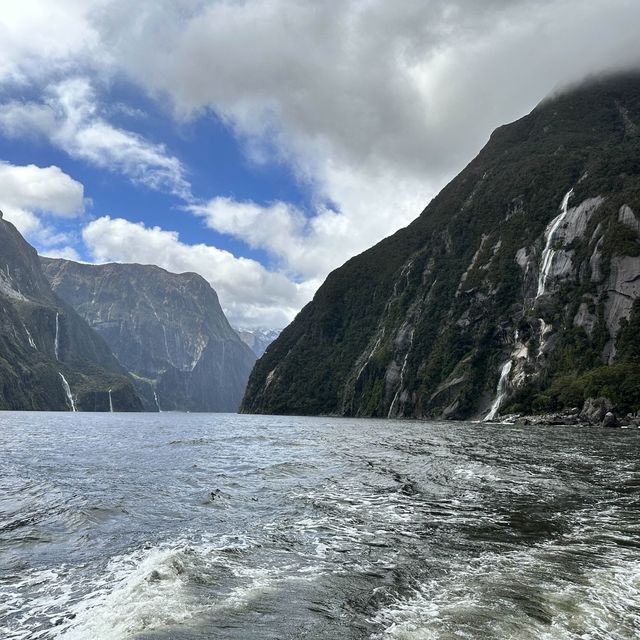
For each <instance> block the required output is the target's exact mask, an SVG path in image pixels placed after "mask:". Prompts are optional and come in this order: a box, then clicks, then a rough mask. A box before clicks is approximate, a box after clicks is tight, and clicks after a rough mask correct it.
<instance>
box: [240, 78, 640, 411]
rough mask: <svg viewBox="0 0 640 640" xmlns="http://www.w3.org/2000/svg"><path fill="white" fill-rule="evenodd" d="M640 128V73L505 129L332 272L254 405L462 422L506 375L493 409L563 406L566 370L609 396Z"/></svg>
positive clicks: (634, 268)
mask: <svg viewBox="0 0 640 640" xmlns="http://www.w3.org/2000/svg"><path fill="white" fill-rule="evenodd" d="M639 123H640V74H638V73H635V72H634V73H627V74H619V75H616V76H614V77H608V78H605V79H600V80H597V81H591V82H590V83H587V84H583V85H581V86H579V87H577V88H574V89H573V90H571V91H568V92H565V93H563V94H561V95H557V96H554V97H551V98H548V99H545V100H544V101H543V102H542V103H541V104H540V105H538V107H536V108H535V109H534V110H533V111H532V112H531V113H530V114H528V115H527V116H524V117H523V118H520V119H519V120H516V121H515V122H513V123H511V124H508V125H503V126H501V127H499V128H498V129H496V130H495V131H494V132H493V133H492V135H491V137H490V139H489V141H488V143H487V145H485V147H484V148H483V149H482V150H481V151H480V153H479V154H478V156H476V158H474V159H473V160H472V161H471V162H470V163H469V164H468V165H467V167H465V169H464V170H463V171H462V172H461V173H460V174H459V175H458V176H456V177H455V178H454V179H453V180H452V181H451V182H450V183H449V184H448V185H447V186H446V187H445V188H444V189H443V190H442V191H441V192H440V193H439V194H438V195H437V196H436V198H434V200H433V201H431V203H429V205H427V207H426V208H425V209H424V210H423V212H422V213H421V215H420V216H419V217H418V218H417V219H416V220H414V222H412V223H411V224H410V225H409V226H408V227H406V228H404V229H401V230H400V231H398V232H396V233H395V234H394V235H392V236H390V237H389V238H386V239H384V240H382V241H381V242H379V243H377V244H376V245H375V246H374V247H372V248H371V249H369V250H367V251H365V252H363V253H362V254H360V255H359V256H356V257H354V258H352V259H350V260H349V261H347V262H346V263H345V264H344V265H343V266H342V267H340V268H339V269H337V270H335V271H333V272H332V273H331V274H330V275H329V276H328V277H327V279H326V281H325V283H324V284H323V285H322V287H321V288H320V290H319V291H318V292H317V294H316V296H315V297H314V299H313V301H312V302H311V303H309V304H308V305H307V306H306V307H305V308H304V309H303V310H302V311H301V312H300V314H299V315H298V316H297V318H296V319H295V320H294V322H293V323H292V324H291V325H289V327H287V328H286V329H285V330H284V331H283V332H282V334H281V336H280V337H279V338H278V339H277V340H276V341H275V342H274V343H273V344H272V345H271V346H270V348H269V350H268V351H267V352H266V354H265V355H264V356H263V357H262V358H261V359H260V360H259V361H258V363H257V364H256V367H255V368H254V371H253V373H252V375H251V377H250V380H249V384H248V387H247V392H246V394H245V398H244V400H243V405H242V410H243V411H246V412H257V413H310V414H318V413H322V414H325V413H326V414H337V415H356V416H384V417H403V416H404V417H446V418H465V419H466V418H471V417H474V418H482V417H487V416H488V415H489V414H490V413H491V412H492V411H493V408H494V404H495V401H496V399H497V398H498V397H499V396H500V395H501V392H500V389H499V386H500V381H501V380H502V381H503V382H504V385H503V389H502V391H503V393H502V398H501V400H500V402H499V403H498V404H499V406H498V409H497V411H496V413H495V415H499V413H500V411H502V410H506V409H511V410H518V411H537V410H546V409H551V408H554V407H555V408H559V407H561V406H564V405H566V404H567V402H568V400H569V399H568V398H566V397H563V392H562V388H561V387H562V386H563V385H562V384H561V383H560V382H559V380H560V379H562V378H563V377H564V378H565V383H567V380H566V377H567V376H569V377H571V380H572V382H571V385H567V384H565V385H564V386H565V387H566V386H571V387H574V388H579V389H580V393H582V394H583V395H584V393H587V390H588V392H589V394H591V393H594V392H598V391H607V389H606V388H605V387H606V385H604V384H603V385H601V387H602V388H600V389H598V388H597V387H598V385H594V384H591V386H589V384H587V381H585V380H584V379H583V378H584V376H586V375H587V374H589V375H591V374H590V373H589V372H591V373H592V374H593V372H594V371H596V370H599V369H601V368H602V367H605V369H604V370H603V371H605V372H606V373H607V375H610V374H612V373H615V371H616V366H618V365H620V364H623V363H622V362H619V361H618V360H617V357H616V351H619V346H618V345H617V342H618V340H619V328H620V322H621V321H622V322H623V323H624V322H627V323H631V324H633V323H634V322H635V316H634V314H633V313H632V312H633V301H634V300H635V299H636V297H637V291H636V290H635V288H634V286H635V285H634V286H631V287H630V286H627V285H626V284H625V282H626V281H627V280H631V281H633V282H635V278H636V276H637V275H640V265H639V264H638V256H640V240H639V238H638V231H639V230H640V228H639V227H638V226H637V216H636V213H635V212H638V211H640V175H639V174H640V170H639V168H638V162H637V158H638V157H640V136H639V135H638V131H639V130H640V129H639ZM568 194H571V195H568ZM565 198H566V202H567V206H566V207H563V204H564V202H565ZM565 208H566V211H565ZM562 214H564V218H563V219H562V220H559V221H558V217H559V216H561V215H562ZM554 221H555V222H554ZM554 223H557V228H556V229H555V230H554V229H553V228H552V227H553V224H554ZM549 237H551V240H550V244H549V246H547V244H548V243H547V240H549ZM596 245H597V246H596ZM545 251H546V253H545ZM545 257H546V261H547V266H546V267H545V268H546V269H547V272H546V274H545V275H544V277H543V285H542V291H540V288H541V287H540V282H539V280H540V270H541V269H540V267H541V266H543V265H544V259H545ZM596 263H597V264H596ZM592 264H596V266H597V265H599V266H598V267H597V268H596V266H594V267H593V268H591V266H590V265H592ZM598 269H599V271H598ZM627 284H628V283H627ZM625 287H626V288H625ZM545 288H546V291H545ZM634 357H635V356H634ZM508 362H509V363H511V364H510V365H509V367H508V368H509V371H508V372H507V374H506V376H504V377H503V376H502V375H501V372H503V371H504V370H505V369H506V368H507V363H508ZM574 363H576V364H575V366H574ZM609 365H611V366H609ZM633 366H635V365H633ZM607 367H609V368H608V369H607ZM593 375H595V374H593ZM598 375H604V374H602V372H601V373H600V374H598ZM605 377H606V376H605ZM554 385H555V386H554ZM580 393H578V392H576V393H575V395H574V398H573V399H574V400H577V399H580V400H581V401H582V402H584V401H586V399H587V398H586V397H580V398H578V396H580ZM613 395H615V394H613ZM633 402H635V397H634V399H633ZM622 404H624V402H623V403H622ZM627 404H628V403H627ZM621 408H622V409H624V410H627V409H629V408H630V407H628V406H624V407H621ZM494 417H495V416H494Z"/></svg>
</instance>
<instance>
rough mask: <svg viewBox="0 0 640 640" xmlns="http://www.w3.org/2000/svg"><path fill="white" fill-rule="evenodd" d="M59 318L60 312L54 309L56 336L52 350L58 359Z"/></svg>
mask: <svg viewBox="0 0 640 640" xmlns="http://www.w3.org/2000/svg"><path fill="white" fill-rule="evenodd" d="M59 318H60V314H59V313H58V312H57V311H56V337H55V340H54V342H53V350H54V351H55V354H56V360H58V359H59V358H58V332H59V330H60V322H59ZM60 375H61V376H62V374H60ZM63 379H64V376H63ZM67 386H68V385H67Z"/></svg>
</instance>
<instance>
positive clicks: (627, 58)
mask: <svg viewBox="0 0 640 640" xmlns="http://www.w3.org/2000/svg"><path fill="white" fill-rule="evenodd" d="M143 4H144V7H145V10H144V11H142V12H141V17H140V19H139V20H137V21H136V22H135V25H134V29H135V38H133V37H126V35H125V34H127V33H129V34H131V31H130V30H129V27H128V25H127V19H126V15H125V14H120V16H117V15H115V17H114V19H113V20H112V22H111V23H110V30H109V32H108V33H106V34H104V33H103V36H104V42H106V43H111V42H116V39H114V38H115V37H116V36H114V34H117V42H118V43H119V44H121V45H122V46H121V47H119V48H118V51H117V52H115V53H114V55H115V59H116V60H117V64H119V65H120V66H121V68H122V69H124V70H125V71H126V72H127V73H128V75H129V77H130V78H132V79H133V80H134V81H135V82H137V83H138V84H140V85H142V86H144V87H146V88H147V89H148V90H149V91H150V92H151V93H153V94H155V95H157V96H159V97H161V99H162V100H166V98H167V96H168V97H169V99H170V100H171V101H172V102H173V105H174V108H175V112H176V114H177V116H178V117H179V118H187V119H188V118H190V117H191V118H195V117H198V116H199V115H200V114H202V113H206V111H207V110H212V111H214V112H215V113H216V114H217V115H218V116H219V117H221V118H222V119H223V120H224V121H225V122H226V123H227V124H228V125H229V126H230V127H231V128H232V129H233V130H234V131H235V133H236V134H237V135H238V136H239V137H240V138H241V139H242V140H244V142H245V145H246V149H247V153H248V154H249V155H250V157H251V158H252V159H254V161H256V162H285V163H288V164H289V166H290V167H291V168H292V169H293V171H294V172H295V174H296V175H297V176H298V178H299V179H300V180H301V181H302V182H306V183H307V184H308V185H309V186H310V187H311V190H312V192H313V194H314V197H315V201H316V204H315V206H314V208H313V210H312V211H310V212H309V211H307V212H305V213H304V215H303V214H302V213H301V212H300V211H298V210H297V209H296V208H295V207H292V206H291V205H289V204H287V203H272V204H269V205H267V206H258V205H256V204H254V203H251V202H234V201H231V200H229V199H225V198H214V199H213V200H212V201H210V202H209V203H208V204H206V205H204V206H196V207H193V208H192V210H193V211H195V212H196V213H199V214H200V215H202V216H203V217H204V218H205V220H206V222H207V224H208V225H209V226H210V227H212V228H214V229H216V230H217V231H219V232H222V233H228V234H231V235H233V236H234V237H236V238H240V239H242V240H244V241H245V242H246V243H247V244H249V245H250V246H254V247H261V248H263V249H266V250H267V251H268V252H269V253H270V254H271V255H272V256H275V258H276V259H277V261H278V262H277V263H278V264H279V265H280V266H281V268H283V269H284V270H285V271H287V272H292V273H296V274H300V275H302V276H303V277H314V278H319V277H322V276H324V275H326V273H327V272H328V271H329V270H330V269H331V268H333V267H335V266H338V265H339V264H340V263H342V262H344V260H346V259H347V258H349V257H350V256H352V255H354V254H355V253H358V252H359V251H362V250H364V249H365V248H367V247H368V246H370V245H372V244H374V243H375V242H377V241H379V240H380V239H381V238H383V237H385V236H387V235H389V234H390V233H393V232H394V231H396V230H397V229H398V228H400V227H402V226H404V225H406V224H407V223H408V222H409V221H410V220H412V219H413V218H415V217H416V216H417V215H418V214H419V213H420V211H421V210H422V209H423V207H424V206H425V205H426V204H427V202H428V200H429V199H430V198H431V197H432V196H433V195H434V194H435V193H436V192H437V191H438V190H439V189H440V188H441V187H442V186H443V185H444V183H445V182H446V181H447V180H448V179H450V178H451V177H452V176H453V174H455V173H456V172H457V171H459V170H460V169H461V168H462V167H463V166H464V165H465V164H466V163H467V162H468V161H469V160H470V159H471V157H472V156H473V155H474V154H475V153H476V152H477V151H478V150H479V149H480V147H481V146H482V145H483V144H484V142H485V141H486V139H487V138H488V135H489V133H490V132H491V130H492V129H494V128H495V127H496V126H498V125H500V124H503V123H505V122H508V121H510V120H513V119H515V118H517V117H519V116H521V115H523V114H524V113H526V112H527V111H529V110H530V109H531V108H532V107H533V106H534V105H535V104H536V103H537V102H538V101H539V100H540V99H541V98H542V97H543V96H544V95H546V94H547V93H548V92H550V91H552V90H553V89H554V87H556V86H558V85H561V84H563V83H567V82H570V81H573V80H576V79H579V78H582V77H583V76H584V75H586V74H588V73H593V72H598V71H603V70H607V69H610V68H613V67H620V66H625V65H637V64H639V63H640V40H639V39H638V38H637V24H638V22H639V21H640V5H639V4H638V3H637V2H636V1H635V0H606V1H605V0H600V1H595V2H590V3H584V2H580V1H579V0H560V1H557V0H487V1H486V2H477V1H475V0H457V1H455V0H454V1H452V0H446V1H445V0H433V1H431V2H424V1H423V0H407V1H406V2H402V3H390V2H385V1H384V0H370V1H367V2H359V1H350V2H349V1H345V2H340V3H336V2H329V1H325V2H322V1H321V2H318V1H317V0H270V1H269V2H266V1H264V0H245V1H243V2H236V1H235V0H220V1H218V2H202V3H187V4H180V3H178V4H175V3H173V4H169V5H167V4H161V5H160V8H157V7H156V8H155V9H154V6H155V5H154V3H153V2H147V3H143ZM305 215H306V217H307V218H309V219H307V220H305V219H304V217H305Z"/></svg>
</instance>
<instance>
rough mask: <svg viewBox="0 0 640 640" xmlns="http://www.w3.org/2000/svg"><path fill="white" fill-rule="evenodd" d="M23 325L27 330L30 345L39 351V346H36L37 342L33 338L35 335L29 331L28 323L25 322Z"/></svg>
mask: <svg viewBox="0 0 640 640" xmlns="http://www.w3.org/2000/svg"><path fill="white" fill-rule="evenodd" d="M22 326H23V327H24V330H25V332H26V334H27V339H28V340H29V346H30V347H31V348H32V349H35V350H36V351H37V350H38V347H36V343H35V342H34V340H33V336H32V335H31V332H30V331H29V329H27V325H25V324H23V325H22Z"/></svg>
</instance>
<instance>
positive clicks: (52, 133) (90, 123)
mask: <svg viewBox="0 0 640 640" xmlns="http://www.w3.org/2000/svg"><path fill="white" fill-rule="evenodd" d="M0 129H1V130H2V132H3V133H4V134H5V135H6V136H11V137H19V136H28V135H31V134H34V133H36V134H41V135H44V136H46V137H47V138H48V139H49V140H50V142H51V143H52V144H54V145H56V146H58V147H60V148H61V149H63V150H64V151H65V152H66V153H68V154H69V155H70V156H72V157H73V158H80V159H82V160H86V161H87V162H89V163H91V164H93V165H95V166H98V167H104V168H106V169H109V170H110V171H117V172H120V173H122V174H124V175H126V176H128V177H129V178H130V179H131V180H132V181H133V182H136V183H139V184H143V185H145V186H147V187H149V188H151V189H156V190H158V191H165V192H168V193H173V194H175V195H177V196H179V197H180V198H183V199H185V200H189V199H190V198H191V191H190V186H189V183H188V182H187V179H186V177H185V169H184V167H183V165H182V163H181V162H180V160H179V159H178V158H176V157H175V156H172V155H171V154H169V153H168V152H167V150H166V148H165V147H164V145H161V144H154V143H152V142H149V141H148V140H146V139H145V138H143V137H142V136H140V135H138V134H136V133H133V132H131V131H126V130H124V129H119V128H117V127H114V126H112V125H111V124H109V123H108V122H107V121H106V120H105V119H104V118H103V117H102V116H101V115H100V110H99V107H98V103H97V99H96V95H95V92H94V90H93V88H92V86H91V84H90V82H89V80H87V79H86V78H72V79H68V80H64V81H62V82H59V83H57V84H55V85H51V86H49V87H48V88H47V89H46V91H45V100H44V101H43V102H28V103H26V104H25V103H21V102H17V101H12V102H7V103H5V104H2V105H0Z"/></svg>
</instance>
